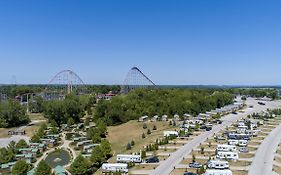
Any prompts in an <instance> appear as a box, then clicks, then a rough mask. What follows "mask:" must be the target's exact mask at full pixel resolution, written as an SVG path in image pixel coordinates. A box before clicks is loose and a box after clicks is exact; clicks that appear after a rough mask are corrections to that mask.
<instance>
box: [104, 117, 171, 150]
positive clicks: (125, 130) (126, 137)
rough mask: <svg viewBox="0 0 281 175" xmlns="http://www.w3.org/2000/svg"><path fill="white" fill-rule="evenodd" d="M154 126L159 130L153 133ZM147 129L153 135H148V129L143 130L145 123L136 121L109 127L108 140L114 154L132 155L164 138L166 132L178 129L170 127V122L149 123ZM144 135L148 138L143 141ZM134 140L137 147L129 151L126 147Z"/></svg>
mask: <svg viewBox="0 0 281 175" xmlns="http://www.w3.org/2000/svg"><path fill="white" fill-rule="evenodd" d="M153 125H156V127H157V130H156V131H153V130H152V129H153ZM147 127H148V128H149V129H150V130H151V132H152V133H151V134H150V135H147V134H146V133H147V129H143V122H138V121H136V120H133V121H129V122H127V123H125V124H122V125H118V126H110V127H108V137H107V138H108V140H109V142H110V143H111V145H112V149H113V152H114V153H115V154H118V153H132V152H138V151H140V149H142V148H143V147H144V146H146V145H148V144H149V143H152V142H154V141H155V140H156V139H157V138H161V137H163V131H164V130H174V129H175V128H176V127H171V126H169V122H162V121H160V122H147ZM142 133H145V135H146V138H145V139H142ZM132 140H134V141H135V146H134V147H133V148H132V150H129V151H127V150H126V145H127V143H128V142H130V141H132Z"/></svg>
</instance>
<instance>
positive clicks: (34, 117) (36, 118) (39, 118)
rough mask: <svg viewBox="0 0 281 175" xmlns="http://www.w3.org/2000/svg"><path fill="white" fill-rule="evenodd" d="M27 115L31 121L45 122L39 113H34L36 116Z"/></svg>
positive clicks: (32, 114)
mask: <svg viewBox="0 0 281 175" xmlns="http://www.w3.org/2000/svg"><path fill="white" fill-rule="evenodd" d="M28 115H29V118H30V120H31V121H32V120H46V118H45V117H44V116H43V114H41V113H36V114H34V113H29V114H28Z"/></svg>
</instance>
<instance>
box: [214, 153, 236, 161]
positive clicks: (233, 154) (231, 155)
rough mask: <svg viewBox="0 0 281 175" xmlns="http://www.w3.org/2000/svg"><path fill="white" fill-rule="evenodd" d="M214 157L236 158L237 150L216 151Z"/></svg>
mask: <svg viewBox="0 0 281 175" xmlns="http://www.w3.org/2000/svg"><path fill="white" fill-rule="evenodd" d="M216 157H217V158H218V159H227V160H237V159H238V158H239V156H238V153H237V152H223V151H218V153H217V156H216Z"/></svg>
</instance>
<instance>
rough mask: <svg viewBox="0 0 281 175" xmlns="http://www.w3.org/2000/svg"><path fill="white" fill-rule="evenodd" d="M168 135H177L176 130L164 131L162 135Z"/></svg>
mask: <svg viewBox="0 0 281 175" xmlns="http://www.w3.org/2000/svg"><path fill="white" fill-rule="evenodd" d="M169 136H177V137H178V136H179V133H178V132H177V131H164V137H169Z"/></svg>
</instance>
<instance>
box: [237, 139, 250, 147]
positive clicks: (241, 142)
mask: <svg viewBox="0 0 281 175" xmlns="http://www.w3.org/2000/svg"><path fill="white" fill-rule="evenodd" d="M238 145H239V146H242V147H246V146H247V145H248V141H247V140H238Z"/></svg>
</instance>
